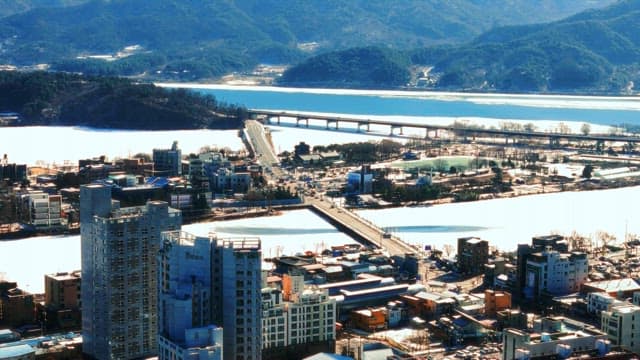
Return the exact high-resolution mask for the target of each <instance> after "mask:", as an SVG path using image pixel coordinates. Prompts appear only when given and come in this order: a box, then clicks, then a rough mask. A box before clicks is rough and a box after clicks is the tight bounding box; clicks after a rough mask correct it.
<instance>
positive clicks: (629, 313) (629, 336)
mask: <svg viewBox="0 0 640 360" xmlns="http://www.w3.org/2000/svg"><path fill="white" fill-rule="evenodd" d="M601 327H602V331H603V332H605V333H606V334H607V336H608V337H609V340H611V343H612V344H613V345H617V346H620V347H621V348H623V349H626V350H630V351H633V352H635V353H638V352H639V351H640V306H638V305H634V304H628V303H627V304H623V305H616V306H612V307H611V310H609V311H603V312H602V321H601Z"/></svg>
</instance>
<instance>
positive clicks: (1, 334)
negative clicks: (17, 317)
mask: <svg viewBox="0 0 640 360" xmlns="http://www.w3.org/2000/svg"><path fill="white" fill-rule="evenodd" d="M18 340H20V334H18V333H17V332H15V331H11V330H9V329H0V344H2V343H8V342H12V341H18Z"/></svg>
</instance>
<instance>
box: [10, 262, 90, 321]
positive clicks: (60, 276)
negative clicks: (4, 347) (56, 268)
mask: <svg viewBox="0 0 640 360" xmlns="http://www.w3.org/2000/svg"><path fill="white" fill-rule="evenodd" d="M80 274H81V273H80V270H76V271H73V272H70V273H68V272H59V273H55V274H48V275H46V276H47V277H49V278H52V279H55V280H57V281H64V280H74V279H80ZM1 331H2V330H0V333H1Z"/></svg>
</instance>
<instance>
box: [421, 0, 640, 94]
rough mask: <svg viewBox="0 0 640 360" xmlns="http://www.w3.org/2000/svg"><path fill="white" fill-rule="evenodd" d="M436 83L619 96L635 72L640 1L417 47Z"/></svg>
mask: <svg viewBox="0 0 640 360" xmlns="http://www.w3.org/2000/svg"><path fill="white" fill-rule="evenodd" d="M412 60H413V63H414V64H422V65H425V64H429V65H433V66H434V68H433V70H432V71H433V72H435V73H439V76H440V77H439V80H438V83H437V86H438V87H440V88H456V89H459V88H473V89H484V90H493V89H495V90H500V91H544V92H556V91H557V92H565V91H573V90H581V91H589V92H606V93H619V92H624V91H626V90H627V89H628V88H629V87H630V86H631V85H632V84H633V83H638V80H640V77H639V76H638V70H639V69H640V67H639V65H640V1H638V0H625V1H621V2H618V3H616V4H614V5H612V6H610V7H607V8H605V9H602V10H590V11H586V12H584V13H581V14H578V15H575V16H572V17H569V18H567V19H564V20H560V21H557V22H553V23H548V24H538V25H527V26H507V27H501V28H496V29H493V30H491V31H489V32H486V33H484V34H482V35H481V36H479V37H477V38H476V39H475V40H474V41H472V42H470V43H469V44H466V45H463V46H457V47H450V48H439V49H422V50H418V51H415V52H413V53H412Z"/></svg>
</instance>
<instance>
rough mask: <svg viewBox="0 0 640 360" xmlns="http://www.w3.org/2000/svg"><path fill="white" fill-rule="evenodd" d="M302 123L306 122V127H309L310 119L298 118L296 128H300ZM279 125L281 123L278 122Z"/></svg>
mask: <svg viewBox="0 0 640 360" xmlns="http://www.w3.org/2000/svg"><path fill="white" fill-rule="evenodd" d="M300 121H304V122H305V125H306V127H309V118H303V117H298V118H296V127H300ZM278 124H279V122H278Z"/></svg>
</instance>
